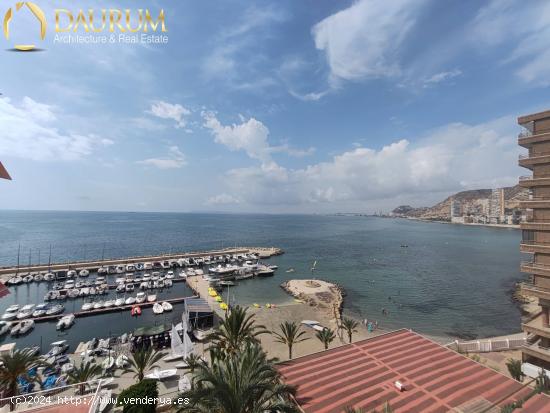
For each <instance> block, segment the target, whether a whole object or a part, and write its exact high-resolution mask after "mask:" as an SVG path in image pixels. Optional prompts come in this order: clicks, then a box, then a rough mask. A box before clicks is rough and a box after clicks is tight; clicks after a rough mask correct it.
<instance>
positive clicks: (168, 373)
mask: <svg viewBox="0 0 550 413" xmlns="http://www.w3.org/2000/svg"><path fill="white" fill-rule="evenodd" d="M177 374H178V370H177V369H167V370H159V369H158V368H156V369H154V370H153V372H152V373H149V374H146V375H145V378H146V379H152V380H164V379H168V378H170V377H174V376H177Z"/></svg>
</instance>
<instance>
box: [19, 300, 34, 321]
mask: <svg viewBox="0 0 550 413" xmlns="http://www.w3.org/2000/svg"><path fill="white" fill-rule="evenodd" d="M33 311H34V304H26V305H24V306H23V307H22V308H21V310H19V312H18V313H17V319H18V320H23V319H24V318H29V317H30V316H31V315H32V312H33Z"/></svg>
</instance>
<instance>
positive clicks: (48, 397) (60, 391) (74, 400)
mask: <svg viewBox="0 0 550 413" xmlns="http://www.w3.org/2000/svg"><path fill="white" fill-rule="evenodd" d="M82 386H84V389H85V392H84V394H80V390H81V388H82ZM100 388H101V379H98V380H90V381H87V382H82V383H76V384H71V385H67V386H61V387H54V388H52V389H48V390H40V391H37V392H32V393H25V394H20V395H18V396H14V397H6V398H3V399H0V407H2V406H6V405H10V404H11V405H12V406H13V410H12V411H25V410H40V409H44V408H47V407H48V406H55V405H60V404H69V405H73V406H75V407H76V406H78V405H89V404H92V405H93V404H94V402H95V399H96V396H97V394H98V391H99V390H100ZM90 398H93V399H94V400H93V401H92V402H91V403H90V402H89V401H88V400H87V399H90Z"/></svg>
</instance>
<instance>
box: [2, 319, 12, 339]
mask: <svg viewBox="0 0 550 413" xmlns="http://www.w3.org/2000/svg"><path fill="white" fill-rule="evenodd" d="M8 331H10V323H8V322H7V321H0V337H1V336H3V335H4V334H6V333H7V332H8Z"/></svg>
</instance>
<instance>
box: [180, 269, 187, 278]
mask: <svg viewBox="0 0 550 413" xmlns="http://www.w3.org/2000/svg"><path fill="white" fill-rule="evenodd" d="M179 276H180V277H181V278H183V279H186V278H187V274H186V273H185V271H184V270H181V271H180V274H179Z"/></svg>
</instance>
